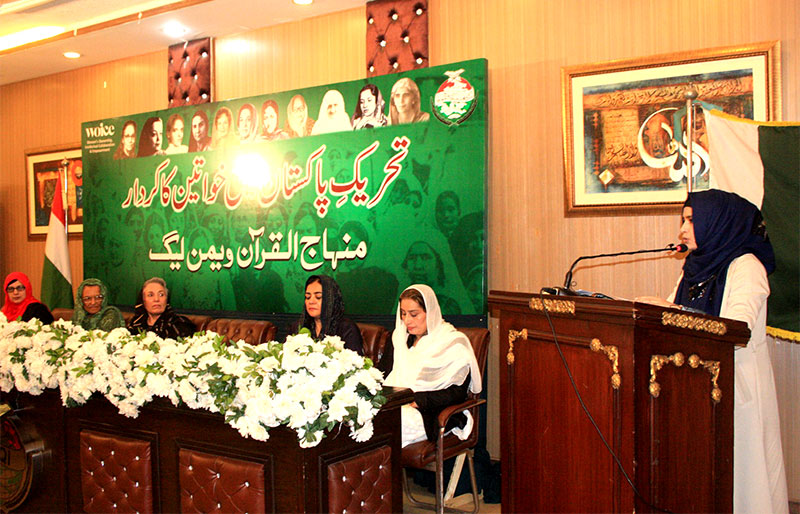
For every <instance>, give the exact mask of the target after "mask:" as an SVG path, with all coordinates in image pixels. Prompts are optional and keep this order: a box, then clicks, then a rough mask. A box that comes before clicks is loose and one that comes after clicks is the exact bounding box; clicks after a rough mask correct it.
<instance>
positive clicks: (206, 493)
mask: <svg viewBox="0 0 800 514" xmlns="http://www.w3.org/2000/svg"><path fill="white" fill-rule="evenodd" d="M178 459H179V464H178V481H179V484H180V490H181V512H265V509H266V505H265V500H264V498H265V492H264V485H265V484H264V465H263V464H260V463H257V462H249V461H246V460H240V459H234V458H232V457H222V456H219V455H212V454H210V453H204V452H199V451H195V450H187V449H185V448H181V449H180V451H179V456H178Z"/></svg>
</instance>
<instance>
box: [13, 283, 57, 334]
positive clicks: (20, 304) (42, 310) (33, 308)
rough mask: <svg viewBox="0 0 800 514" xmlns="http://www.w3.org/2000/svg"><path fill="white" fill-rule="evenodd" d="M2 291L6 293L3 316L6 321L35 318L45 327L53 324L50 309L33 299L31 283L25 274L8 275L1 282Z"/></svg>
mask: <svg viewBox="0 0 800 514" xmlns="http://www.w3.org/2000/svg"><path fill="white" fill-rule="evenodd" d="M3 289H5V291H6V301H5V303H4V304H3V314H5V316H6V319H8V321H16V320H22V321H30V320H32V319H33V318H36V319H38V320H40V321H41V322H42V323H44V324H45V325H49V324H50V323H52V322H53V314H52V313H51V312H50V309H48V308H47V306H46V305H45V304H43V303H42V302H40V301H39V300H37V299H36V298H34V296H33V287H31V281H30V279H29V278H28V276H27V275H25V273H20V272H19V271H15V272H13V273H9V274H8V276H7V277H6V279H5V280H4V281H3Z"/></svg>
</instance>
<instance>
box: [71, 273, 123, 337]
mask: <svg viewBox="0 0 800 514" xmlns="http://www.w3.org/2000/svg"><path fill="white" fill-rule="evenodd" d="M72 323H73V324H75V325H80V326H82V327H83V328H85V329H86V330H95V329H99V330H104V331H106V332H109V331H111V330H114V329H115V328H119V327H124V326H125V319H124V318H123V317H122V313H121V312H120V311H119V309H117V308H116V307H114V306H113V305H109V304H108V289H107V288H106V285H105V284H103V283H102V282H101V281H100V280H98V279H96V278H87V279H86V280H84V281H83V282H81V283H80V285H79V286H78V291H77V292H76V293H75V313H74V314H73V315H72Z"/></svg>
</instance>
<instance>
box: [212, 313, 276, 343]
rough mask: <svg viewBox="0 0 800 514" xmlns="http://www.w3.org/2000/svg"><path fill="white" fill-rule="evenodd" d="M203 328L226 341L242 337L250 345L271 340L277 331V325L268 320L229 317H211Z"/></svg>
mask: <svg viewBox="0 0 800 514" xmlns="http://www.w3.org/2000/svg"><path fill="white" fill-rule="evenodd" d="M205 329H206V330H208V331H211V332H216V333H217V334H220V335H223V336H225V340H226V341H238V340H239V339H244V341H245V342H246V343H249V344H252V345H258V344H261V343H266V342H269V341H273V340H274V339H275V334H276V332H277V331H278V327H276V326H275V325H274V324H273V323H272V322H270V321H265V320H256V319H230V318H217V319H212V320H211V321H210V322H209V323H208V325H207V326H206V327H205Z"/></svg>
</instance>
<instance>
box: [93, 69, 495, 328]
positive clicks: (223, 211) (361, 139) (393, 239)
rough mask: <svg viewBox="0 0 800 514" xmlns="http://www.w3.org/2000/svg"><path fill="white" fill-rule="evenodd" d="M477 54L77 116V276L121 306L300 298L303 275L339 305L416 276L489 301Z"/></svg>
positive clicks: (452, 293) (474, 310) (478, 302)
mask: <svg viewBox="0 0 800 514" xmlns="http://www.w3.org/2000/svg"><path fill="white" fill-rule="evenodd" d="M486 78H487V64H486V60H483V59H480V60H472V61H465V62H459V63H454V64H449V65H445V66H438V67H434V68H426V69H420V70H414V71H411V72H408V73H402V74H395V75H385V76H380V77H372V78H369V79H362V80H357V81H352V82H344V83H339V84H331V85H326V86H319V87H313V88H306V89H301V90H295V91H286V92H282V93H274V94H269V95H261V96H256V97H250V98H243V99H236V100H228V101H223V102H216V103H210V104H204V105H199V106H188V107H179V108H174V109H165V110H162V111H155V112H149V113H141V114H135V115H130V116H123V117H120V118H113V119H107V120H100V121H93V122H88V123H84V124H83V126H82V138H83V140H82V150H83V164H84V209H85V210H84V275H85V276H86V277H97V278H99V279H101V280H103V281H104V282H105V283H106V284H107V285H108V287H109V290H110V294H111V295H112V302H114V303H117V304H120V305H133V304H134V303H135V302H136V295H137V292H138V291H139V289H140V287H141V284H142V283H143V282H144V280H146V279H147V278H150V277H152V276H161V277H163V278H164V279H165V280H166V281H167V284H168V286H169V288H170V293H171V303H172V305H173V306H175V307H177V308H181V309H196V310H223V311H240V312H257V313H263V312H275V313H288V312H298V311H299V309H301V306H302V301H303V287H304V284H305V281H306V279H307V277H308V276H310V275H312V274H320V273H322V274H329V275H331V276H333V277H334V278H335V279H336V280H337V282H338V283H339V284H340V286H341V288H342V291H343V293H344V298H345V302H346V310H347V312H349V313H351V314H391V313H392V312H393V311H394V309H395V308H396V302H397V296H398V294H399V292H400V291H402V290H403V289H404V288H406V287H407V286H409V285H410V284H413V283H426V284H429V285H430V286H431V287H433V288H434V290H435V291H436V292H437V294H438V296H439V300H440V303H441V305H442V310H443V312H444V314H483V313H485V312H486V305H485V298H486V294H485V290H486V266H485V261H486V259H485V255H486V238H485V226H486V196H485V184H486V167H487V164H486V157H487V156H486V146H487V137H486V136H487V134H486V121H487V110H486V107H487V83H486Z"/></svg>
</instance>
